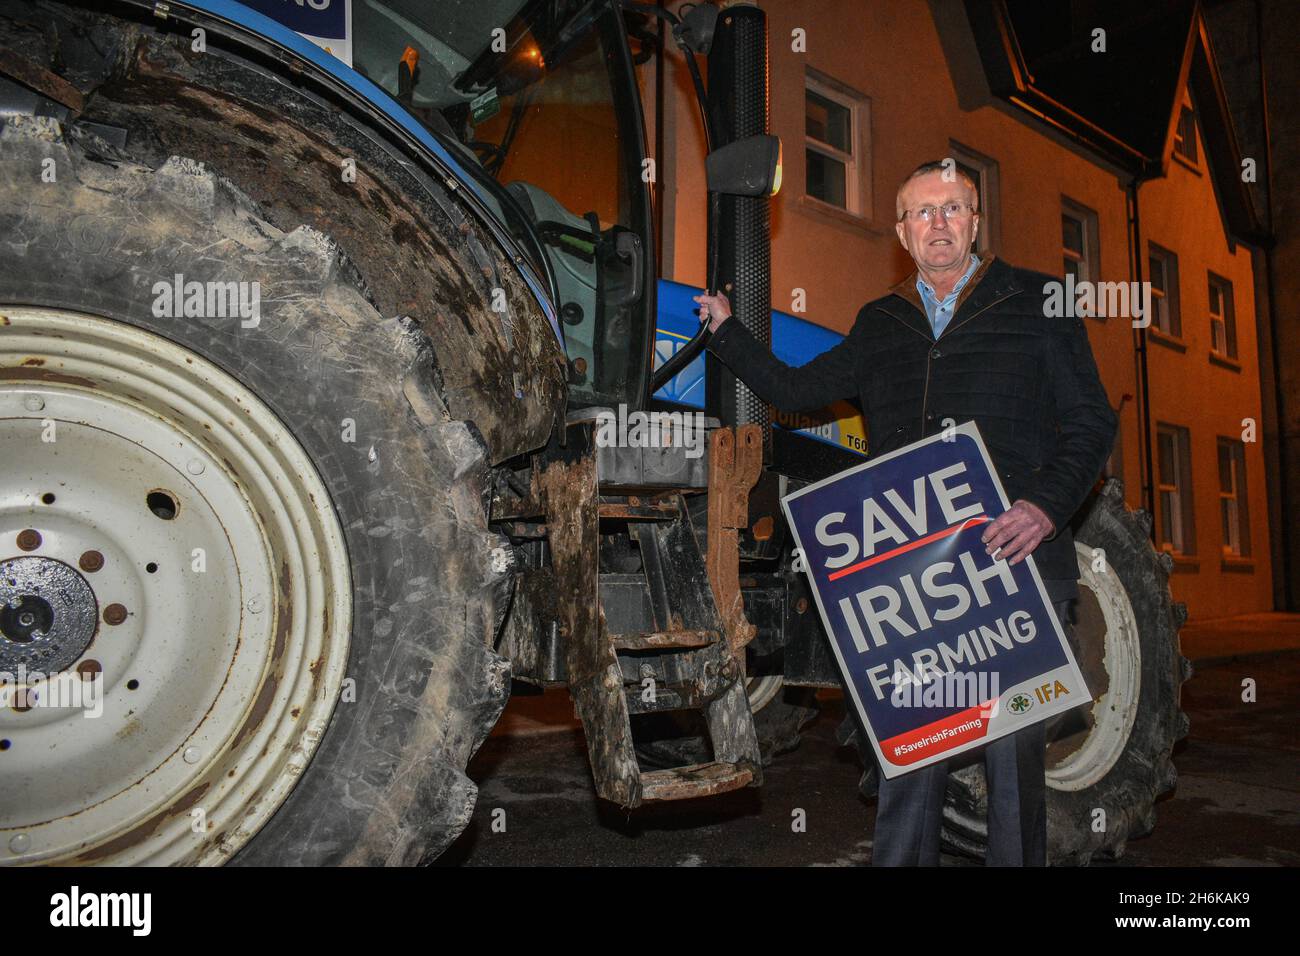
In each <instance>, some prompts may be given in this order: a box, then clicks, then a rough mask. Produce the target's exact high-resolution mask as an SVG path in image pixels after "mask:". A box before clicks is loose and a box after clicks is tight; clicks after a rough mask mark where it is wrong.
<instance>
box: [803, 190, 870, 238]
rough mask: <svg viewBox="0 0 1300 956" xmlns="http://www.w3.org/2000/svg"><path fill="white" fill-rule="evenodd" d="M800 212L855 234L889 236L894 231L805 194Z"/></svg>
mask: <svg viewBox="0 0 1300 956" xmlns="http://www.w3.org/2000/svg"><path fill="white" fill-rule="evenodd" d="M798 209H799V212H801V213H803V214H804V215H806V216H808V218H810V219H820V220H822V221H823V222H825V223H827V224H829V225H832V226H839V227H841V228H843V227H846V226H847V227H848V228H850V229H852V230H853V231H854V232H860V233H865V234H867V235H873V236H887V235H889V234H890V233H891V232H892V230H891V229H889V228H888V226H887V225H882V224H880V223H877V222H874V221H873V220H871V219H868V218H867V217H866V216H860V215H858V214H857V213H855V212H849V211H848V210H847V209H843V208H841V207H839V206H833V205H831V204H830V203H828V202H823V201H822V200H820V199H818V198H816V197H815V196H809V195H808V194H807V193H804V194H803V195H802V196H800V197H799V204H798Z"/></svg>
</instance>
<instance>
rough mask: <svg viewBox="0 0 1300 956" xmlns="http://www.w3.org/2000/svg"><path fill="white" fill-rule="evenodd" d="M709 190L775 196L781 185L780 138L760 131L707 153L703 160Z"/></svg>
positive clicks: (733, 194) (736, 194)
mask: <svg viewBox="0 0 1300 956" xmlns="http://www.w3.org/2000/svg"><path fill="white" fill-rule="evenodd" d="M704 166H705V171H706V174H707V178H708V187H709V192H713V193H726V194H727V195H730V196H775V195H776V193H777V190H779V189H780V188H781V139H780V137H777V136H770V135H765V134H760V135H758V136H747V137H745V138H744V139H738V140H736V141H735V142H734V143H728V144H727V145H726V146H722V147H719V148H718V149H715V150H714V151H713V152H711V153H709V156H708V159H706V160H705V163H704Z"/></svg>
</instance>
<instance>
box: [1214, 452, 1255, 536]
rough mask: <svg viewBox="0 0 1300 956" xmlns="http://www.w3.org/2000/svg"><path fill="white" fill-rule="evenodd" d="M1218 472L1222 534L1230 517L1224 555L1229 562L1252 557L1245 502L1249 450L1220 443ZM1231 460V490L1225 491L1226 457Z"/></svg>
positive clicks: (1229, 467)
mask: <svg viewBox="0 0 1300 956" xmlns="http://www.w3.org/2000/svg"><path fill="white" fill-rule="evenodd" d="M1217 453H1218V456H1219V458H1218V460H1217V461H1216V462H1215V464H1216V465H1217V466H1218V468H1219V528H1220V531H1222V528H1223V517H1224V512H1225V510H1226V511H1227V512H1228V514H1229V515H1230V520H1229V521H1228V534H1227V538H1226V539H1225V540H1224V542H1223V554H1224V556H1225V557H1229V558H1246V557H1249V556H1250V526H1249V523H1248V522H1249V517H1248V516H1249V514H1250V511H1249V506H1248V504H1247V501H1246V446H1245V444H1244V443H1243V442H1241V441H1238V440H1236V439H1232V438H1222V437H1221V438H1220V439H1219V441H1218V449H1217ZM1225 453H1226V454H1227V456H1228V475H1229V478H1230V480H1231V484H1232V487H1231V488H1229V489H1227V490H1225V489H1224V487H1223V456H1224V454H1225Z"/></svg>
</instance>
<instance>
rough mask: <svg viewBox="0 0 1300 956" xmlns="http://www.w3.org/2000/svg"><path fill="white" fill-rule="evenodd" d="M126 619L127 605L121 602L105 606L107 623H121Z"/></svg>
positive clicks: (105, 621) (105, 620)
mask: <svg viewBox="0 0 1300 956" xmlns="http://www.w3.org/2000/svg"><path fill="white" fill-rule="evenodd" d="M125 620H126V607H125V606H124V605H121V604H110V605H109V606H108V607H106V608H104V623H105V624H121V623H122V622H123V621H125Z"/></svg>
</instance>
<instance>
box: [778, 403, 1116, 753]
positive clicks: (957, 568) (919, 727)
mask: <svg viewBox="0 0 1300 956" xmlns="http://www.w3.org/2000/svg"><path fill="white" fill-rule="evenodd" d="M782 505H783V506H784V508H785V513H786V517H787V519H788V520H789V522H790V526H791V528H792V529H793V531H794V536H795V541H796V544H797V545H798V547H799V549H800V552H801V561H802V563H803V565H804V570H805V571H806V573H807V574H808V578H809V581H810V582H811V584H812V589H813V592H814V594H815V596H816V599H817V605H818V609H819V610H820V612H821V616H822V623H823V625H824V626H825V628H826V633H827V634H828V635H830V637H831V646H832V648H833V650H834V651H835V655H836V658H837V660H838V661H839V665H840V671H841V674H842V676H843V678H844V686H845V688H846V690H847V691H848V693H849V696H850V697H851V698H852V700H853V703H854V706H856V707H857V710H858V715H859V716H860V717H861V718H862V722H863V724H864V726H865V727H866V728H867V731H868V733H869V735H870V737H871V743H872V746H873V747H874V748H875V752H876V757H877V759H878V760H879V762H880V766H881V768H882V770H883V772H884V774H885V776H886V777H895V776H898V775H899V774H903V773H906V772H907V771H909V770H915V769H917V768H919V767H924V766H926V765H927V764H931V763H935V762H936V761H939V760H944V759H946V758H948V757H951V756H953V755H954V754H958V753H961V752H962V751H965V750H970V749H971V748H974V747H978V746H981V745H983V744H986V743H988V742H989V741H990V740H995V739H997V738H998V737H1002V736H1005V735H1006V734H1009V733H1014V732H1015V731H1017V730H1019V729H1020V728H1022V727H1025V726H1028V725H1029V724H1033V723H1036V722H1038V721H1041V720H1046V719H1047V718H1049V717H1052V716H1054V715H1056V714H1059V713H1061V712H1062V711H1064V710H1068V709H1069V708H1071V707H1075V706H1078V705H1080V704H1090V703H1091V702H1092V697H1091V695H1090V694H1089V692H1088V689H1087V687H1086V686H1085V684H1084V680H1083V675H1082V674H1081V673H1080V672H1079V668H1078V665H1077V664H1076V663H1075V661H1074V657H1073V655H1072V654H1071V653H1070V647H1069V644H1068V643H1067V642H1066V639H1065V634H1064V632H1063V631H1062V630H1061V625H1060V622H1059V621H1058V620H1057V618H1056V614H1055V613H1054V611H1053V610H1052V605H1051V602H1050V601H1049V600H1048V597H1047V592H1046V590H1045V589H1044V588H1043V582H1042V579H1041V578H1040V577H1039V575H1038V570H1037V568H1036V567H1035V566H1034V563H1033V558H1032V557H1030V558H1028V559H1027V560H1025V561H1022V562H1020V563H1018V564H1015V565H1011V564H1010V563H1008V562H1007V561H1005V560H1001V559H999V560H996V561H995V560H994V559H993V558H992V557H990V556H989V555H988V554H986V553H985V545H984V543H983V541H982V540H981V535H982V534H983V532H984V530H985V528H986V527H987V525H988V523H989V522H990V521H992V520H993V519H994V518H996V517H997V516H998V515H1000V514H1001V513H1002V512H1003V511H1005V510H1006V509H1007V507H1008V503H1007V499H1006V495H1005V493H1004V492H1003V490H1002V486H1001V484H1000V483H999V482H998V479H997V473H996V471H995V470H994V469H993V467H992V465H991V464H990V462H989V457H988V452H987V450H986V449H985V448H984V442H983V440H982V439H981V438H980V435H979V429H978V428H977V427H976V426H975V424H974V423H973V422H968V423H966V424H964V425H960V426H957V427H955V428H952V429H949V430H947V431H946V432H945V433H944V434H943V435H936V436H934V437H933V438H928V439H925V440H924V441H920V442H917V443H915V444H913V445H909V446H907V447H906V448H902V449H900V450H898V451H895V452H892V453H890V454H888V455H884V456H882V457H881V458H879V459H877V460H875V461H870V462H867V463H866V464H863V465H859V466H857V467H855V468H851V469H849V470H847V471H843V472H841V473H840V474H838V475H835V476H833V477H831V478H827V479H826V480H824V481H821V482H818V483H817V484H814V485H809V486H808V487H806V488H802V489H800V490H799V491H796V492H794V493H793V494H791V495H788V496H786V497H785V498H784V499H783V500H782Z"/></svg>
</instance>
